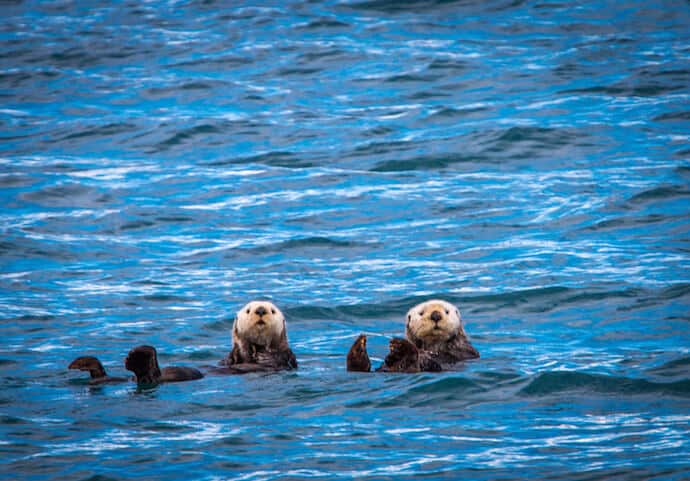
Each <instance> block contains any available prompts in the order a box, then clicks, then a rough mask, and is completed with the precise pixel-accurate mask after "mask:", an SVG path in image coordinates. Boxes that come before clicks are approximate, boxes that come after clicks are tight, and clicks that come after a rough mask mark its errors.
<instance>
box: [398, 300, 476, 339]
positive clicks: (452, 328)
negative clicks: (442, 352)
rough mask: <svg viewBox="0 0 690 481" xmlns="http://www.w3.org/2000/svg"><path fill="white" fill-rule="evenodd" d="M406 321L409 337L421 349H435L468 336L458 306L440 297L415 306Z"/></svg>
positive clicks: (406, 331) (408, 313) (406, 330)
mask: <svg viewBox="0 0 690 481" xmlns="http://www.w3.org/2000/svg"><path fill="white" fill-rule="evenodd" d="M405 322H406V328H405V333H406V335H407V338H408V339H409V340H410V341H411V342H412V343H413V344H414V345H415V346H417V347H418V348H421V349H434V346H438V345H442V344H445V343H447V342H448V341H450V340H452V339H454V338H456V337H458V336H460V337H463V338H464V337H466V336H465V331H464V329H463V328H462V321H461V320H460V311H458V308H457V307H455V306H454V305H453V304H451V303H449V302H446V301H442V300H438V299H434V300H430V301H426V302H422V303H421V304H417V305H416V306H414V307H413V308H412V309H410V310H409V311H408V312H407V318H406V321H405Z"/></svg>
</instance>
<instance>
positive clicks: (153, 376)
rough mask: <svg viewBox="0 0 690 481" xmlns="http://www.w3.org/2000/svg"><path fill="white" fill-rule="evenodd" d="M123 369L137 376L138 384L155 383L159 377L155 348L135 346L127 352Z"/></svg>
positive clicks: (159, 371)
mask: <svg viewBox="0 0 690 481" xmlns="http://www.w3.org/2000/svg"><path fill="white" fill-rule="evenodd" d="M125 368H126V369H127V370H129V371H132V372H133V373H134V374H135V375H136V376H137V382H138V383H140V384H150V383H155V382H158V380H159V379H160V377H161V370H160V368H159V367H158V356H157V355H156V348H154V347H153V346H137V347H135V348H133V349H132V350H131V351H129V354H127V358H126V359H125Z"/></svg>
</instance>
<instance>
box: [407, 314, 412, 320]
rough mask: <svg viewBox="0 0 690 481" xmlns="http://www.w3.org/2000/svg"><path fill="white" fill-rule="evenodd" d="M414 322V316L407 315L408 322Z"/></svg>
mask: <svg viewBox="0 0 690 481" xmlns="http://www.w3.org/2000/svg"><path fill="white" fill-rule="evenodd" d="M411 320H412V314H408V315H407V322H410V321H411Z"/></svg>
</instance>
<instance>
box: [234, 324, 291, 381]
mask: <svg viewBox="0 0 690 481" xmlns="http://www.w3.org/2000/svg"><path fill="white" fill-rule="evenodd" d="M233 339H235V342H234V344H233V347H232V351H231V352H230V353H229V354H228V355H227V357H226V358H225V359H223V360H222V361H221V362H220V364H221V366H225V367H228V368H231V369H232V368H235V367H237V368H238V369H239V370H240V372H238V374H243V373H246V372H252V371H280V370H290V369H297V358H296V357H295V354H294V353H293V352H292V349H290V346H289V345H288V340H287V335H286V334H285V330H283V336H282V337H281V339H280V340H279V341H278V342H277V343H276V344H275V345H270V346H261V345H259V344H252V343H249V342H247V341H245V340H242V339H240V338H239V336H238V335H237V333H236V332H235V334H234V336H233Z"/></svg>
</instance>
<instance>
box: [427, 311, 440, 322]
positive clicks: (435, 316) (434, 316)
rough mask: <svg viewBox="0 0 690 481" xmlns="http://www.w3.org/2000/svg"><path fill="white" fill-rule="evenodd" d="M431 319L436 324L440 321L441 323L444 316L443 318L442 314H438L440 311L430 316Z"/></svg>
mask: <svg viewBox="0 0 690 481" xmlns="http://www.w3.org/2000/svg"><path fill="white" fill-rule="evenodd" d="M429 317H430V318H431V320H432V321H434V322H438V321H440V320H441V319H443V316H442V315H441V313H440V312H438V311H434V312H432V313H431V315H430V316H429Z"/></svg>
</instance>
